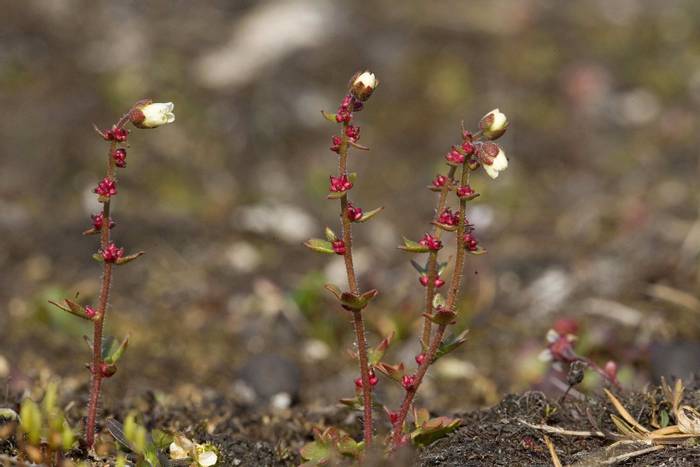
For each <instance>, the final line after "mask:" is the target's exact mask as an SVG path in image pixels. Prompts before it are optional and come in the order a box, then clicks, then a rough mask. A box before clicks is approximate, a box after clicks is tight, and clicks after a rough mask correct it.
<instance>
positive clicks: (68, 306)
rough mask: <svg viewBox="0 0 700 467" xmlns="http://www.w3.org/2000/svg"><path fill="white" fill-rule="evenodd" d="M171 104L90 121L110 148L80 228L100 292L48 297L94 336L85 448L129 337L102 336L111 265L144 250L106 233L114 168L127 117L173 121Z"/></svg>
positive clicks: (148, 122) (121, 154) (122, 153)
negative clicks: (100, 123)
mask: <svg viewBox="0 0 700 467" xmlns="http://www.w3.org/2000/svg"><path fill="white" fill-rule="evenodd" d="M173 108H174V105H173V103H172V102H168V103H154V102H152V101H151V100H150V99H144V100H141V101H138V102H137V103H136V104H134V106H133V107H131V109H129V111H128V112H126V113H125V114H124V115H123V116H122V117H121V118H120V119H119V120H118V121H117V122H116V123H115V124H114V125H112V127H111V128H109V129H105V130H101V129H99V128H98V127H97V126H95V131H96V132H97V134H98V135H99V136H100V137H101V138H102V139H104V140H105V141H106V142H107V144H108V145H109V149H108V151H107V160H106V173H105V176H104V178H103V179H102V180H100V182H99V183H98V184H97V187H96V188H95V189H94V190H93V191H94V193H95V194H96V195H97V199H98V201H99V202H100V204H101V205H102V210H101V211H100V212H98V213H95V214H93V215H92V216H91V218H92V226H91V227H90V228H89V229H87V230H85V231H84V232H83V235H99V239H100V242H99V249H98V251H97V253H95V254H93V256H92V257H93V259H95V260H96V261H98V262H100V263H102V282H101V286H100V293H99V296H98V301H97V305H96V306H94V307H93V306H91V305H81V304H79V303H78V302H77V301H76V300H71V299H65V300H64V303H62V304H58V303H53V302H52V303H53V304H54V305H56V306H57V307H59V308H60V309H62V310H64V311H67V312H69V313H71V314H73V315H76V316H79V317H80V318H83V319H86V320H88V321H92V323H93V337H92V339H89V338H86V340H87V341H88V344H89V345H90V347H91V349H92V362H91V363H90V364H89V365H88V369H89V371H90V374H91V383H90V399H89V403H88V409H87V421H86V424H85V443H86V445H87V447H88V448H92V446H93V444H94V442H95V423H96V419H97V410H98V406H99V399H100V389H101V387H102V380H103V379H104V378H109V377H111V376H112V375H114V373H115V372H116V371H117V367H116V363H117V360H119V358H120V357H121V356H122V354H123V353H124V350H125V349H126V345H127V342H128V336H127V338H125V339H124V340H122V341H121V342H120V341H118V340H116V339H114V338H112V337H105V336H103V331H104V324H105V318H106V314H107V310H108V309H109V294H110V288H111V286H112V274H113V268H114V266H121V265H124V264H126V263H128V262H130V261H133V260H135V259H136V258H138V257H139V256H141V255H142V254H143V252H142V251H139V252H137V253H134V254H129V255H127V254H125V253H124V248H120V247H118V246H117V245H116V243H114V242H113V241H112V239H111V231H112V228H114V227H115V225H116V224H115V222H114V220H113V217H112V208H113V199H114V197H115V196H116V195H117V192H118V191H117V183H118V177H117V171H118V169H123V168H125V167H126V155H127V147H128V144H127V140H128V138H129V130H127V129H126V128H125V126H126V125H127V124H128V123H131V124H133V125H134V126H135V127H136V128H141V129H151V128H157V127H160V126H163V125H165V124H168V123H172V122H173V121H175V115H174V114H173ZM76 298H77V295H76Z"/></svg>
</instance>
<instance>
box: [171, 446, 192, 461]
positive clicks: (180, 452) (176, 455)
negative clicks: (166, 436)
mask: <svg viewBox="0 0 700 467" xmlns="http://www.w3.org/2000/svg"><path fill="white" fill-rule="evenodd" d="M169 451H170V458H171V459H174V460H177V459H186V458H187V457H190V455H189V453H188V452H187V451H186V450H185V449H182V447H181V446H180V445H179V444H177V443H176V442H175V441H173V442H172V443H170V449H169Z"/></svg>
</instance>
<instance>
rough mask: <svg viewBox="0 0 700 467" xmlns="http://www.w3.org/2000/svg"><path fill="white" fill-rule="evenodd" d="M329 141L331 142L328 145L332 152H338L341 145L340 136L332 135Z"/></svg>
mask: <svg viewBox="0 0 700 467" xmlns="http://www.w3.org/2000/svg"><path fill="white" fill-rule="evenodd" d="M331 143H332V144H331V147H330V149H331V151H333V152H338V153H339V152H340V145H341V143H342V140H341V139H340V136H337V135H336V136H334V137H333V138H332V139H331Z"/></svg>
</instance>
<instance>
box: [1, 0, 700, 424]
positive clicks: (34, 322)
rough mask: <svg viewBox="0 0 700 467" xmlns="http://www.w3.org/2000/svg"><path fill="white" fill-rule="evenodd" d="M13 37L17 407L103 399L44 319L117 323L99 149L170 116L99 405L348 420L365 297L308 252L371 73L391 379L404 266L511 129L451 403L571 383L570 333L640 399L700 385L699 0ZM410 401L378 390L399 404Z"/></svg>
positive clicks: (236, 9) (321, 12) (370, 198)
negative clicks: (497, 120) (469, 142)
mask: <svg viewBox="0 0 700 467" xmlns="http://www.w3.org/2000/svg"><path fill="white" fill-rule="evenodd" d="M564 5H565V6H564ZM3 16H4V17H5V20H4V21H3V24H2V26H1V27H0V102H1V103H2V109H3V112H2V116H0V154H1V156H0V238H2V240H1V243H0V271H1V273H0V380H3V379H4V380H5V381H6V382H8V381H9V383H10V385H11V387H15V388H21V387H22V386H23V385H26V384H28V382H29V381H34V380H36V379H37V378H38V379H45V378H47V377H49V376H52V375H57V376H60V377H62V378H63V383H64V384H63V388H64V390H65V388H69V387H73V388H76V389H81V388H83V387H84V385H85V384H86V382H87V380H88V373H87V371H85V370H84V368H83V362H85V361H87V360H88V358H89V352H88V350H87V349H86V348H85V346H84V345H83V342H82V338H81V335H82V334H85V333H87V332H88V331H89V330H88V329H87V328H86V327H84V325H83V323H80V322H78V321H79V320H77V319H76V318H73V317H71V316H69V315H66V316H63V315H62V314H61V313H60V312H58V311H56V310H52V309H50V308H49V307H48V306H47V300H49V299H54V300H56V299H61V298H63V297H72V296H74V294H75V293H76V292H80V297H81V300H82V301H83V303H94V302H95V300H96V294H97V292H98V287H99V284H98V282H99V274H100V266H99V264H97V263H95V262H94V261H92V260H91V259H90V255H91V254H92V253H93V252H94V251H95V250H96V248H97V245H96V243H97V240H96V239H95V238H94V237H82V236H81V235H80V233H81V232H82V231H83V230H84V229H86V228H87V227H89V224H90V223H89V220H90V218H89V214H90V213H92V212H95V209H96V203H95V200H94V195H93V194H92V193H91V190H92V188H94V186H95V185H96V183H97V181H98V180H99V179H101V177H102V176H103V170H104V169H103V166H104V160H105V151H106V149H107V148H106V145H105V143H104V142H103V141H101V140H100V139H99V138H98V137H96V135H95V133H94V132H93V130H92V123H93V122H94V123H96V124H97V125H99V126H101V127H106V126H109V125H110V124H111V123H113V122H114V121H115V120H116V119H117V118H118V117H119V116H120V115H121V114H122V113H123V112H124V111H126V110H127V109H128V108H129V107H130V105H131V104H132V103H133V102H135V101H136V100H138V99H141V98H144V97H150V98H153V99H154V100H156V101H165V102H167V101H173V102H174V103H175V114H176V116H177V121H176V123H175V124H173V125H170V126H167V127H164V128H161V129H158V130H154V131H148V132H147V131H134V132H133V133H132V135H131V138H130V139H129V142H130V144H131V148H130V150H129V155H128V167H127V168H126V169H125V170H123V171H121V172H120V174H119V181H120V187H119V195H118V197H117V198H116V202H115V203H114V205H115V211H114V215H113V216H114V219H115V221H116V222H117V226H116V227H115V229H114V231H113V233H114V238H115V239H116V241H117V243H118V244H120V245H123V246H125V247H126V248H127V250H131V251H136V250H141V249H143V250H145V251H146V252H147V253H146V256H144V257H143V258H142V259H140V260H139V261H137V262H135V263H132V264H129V265H128V266H125V267H123V268H119V269H118V270H117V271H116V277H115V282H114V287H113V289H112V291H113V299H112V308H111V310H110V314H109V316H108V325H107V326H108V332H109V333H111V334H115V335H118V336H122V335H125V334H126V333H131V341H130V349H129V350H128V351H127V353H126V355H125V358H124V359H123V363H122V364H121V367H120V371H119V372H118V373H117V375H116V376H115V377H114V378H113V379H112V380H111V381H109V384H106V385H105V389H106V396H105V404H106V405H107V406H109V405H110V401H114V400H115V399H118V398H119V397H121V396H122V395H124V394H135V393H139V392H142V391H144V390H147V389H149V390H154V391H161V392H163V393H167V394H170V395H173V396H175V397H181V398H183V399H187V398H192V397H197V394H199V393H201V392H202V391H205V390H207V391H208V390H213V391H216V392H217V393H221V394H227V395H231V396H232V397H236V398H241V399H245V400H248V401H253V402H255V403H261V404H266V403H267V402H268V401H269V400H270V398H271V397H272V396H273V395H274V394H277V393H286V394H288V395H290V396H291V400H292V403H295V402H300V403H303V404H304V405H306V406H314V405H316V406H326V405H328V404H332V403H334V402H335V401H336V400H337V399H338V398H339V397H347V396H350V395H351V394H352V391H353V383H352V381H353V379H354V378H355V375H356V370H355V369H354V364H353V362H352V361H351V360H350V359H349V358H348V357H347V355H346V353H345V350H344V349H346V348H350V347H351V346H352V336H351V335H350V334H349V331H350V330H351V327H350V325H349V322H348V317H347V315H345V314H344V312H343V311H342V310H339V309H337V306H336V305H335V304H334V303H333V302H332V301H331V300H330V295H329V294H328V293H327V292H326V291H325V290H323V284H324V283H326V282H331V283H335V284H338V285H343V281H344V275H343V269H342V264H341V262H340V258H339V257H327V256H323V255H317V254H314V253H312V252H310V251H309V250H307V249H305V248H304V247H303V246H302V242H303V241H304V240H306V239H307V238H309V237H318V236H321V235H322V231H323V228H324V227H325V226H326V225H329V226H331V227H335V226H336V224H337V214H336V211H337V207H336V204H335V203H332V202H330V201H327V200H325V194H326V190H327V184H328V176H329V175H330V174H331V173H333V172H334V171H335V164H336V160H335V154H333V153H332V152H330V151H329V150H328V146H329V145H330V138H331V135H332V134H333V132H334V131H335V130H336V128H335V126H334V125H332V124H330V123H328V122H326V121H324V120H323V119H322V118H321V115H320V113H319V111H320V110H321V109H326V110H329V111H334V110H335V109H336V108H337V105H338V103H339V101H340V99H341V98H342V97H343V95H344V92H345V86H346V83H347V82H348V79H349V78H350V76H352V75H353V73H354V72H356V71H357V70H362V69H365V68H367V69H370V70H372V71H373V72H374V73H376V75H377V77H378V78H379V79H380V80H381V86H380V87H379V89H378V90H377V92H376V93H375V94H374V95H373V96H372V98H371V100H370V101H369V102H368V105H367V106H366V108H365V110H364V111H362V112H361V113H358V114H357V116H356V122H357V124H359V125H360V126H361V128H362V141H361V142H362V143H363V144H366V145H369V146H370V147H371V151H370V152H368V153H364V152H355V153H353V154H352V157H351V160H350V164H351V167H352V169H353V170H354V171H357V172H358V174H359V178H358V181H357V182H356V184H355V188H354V189H353V191H352V196H353V200H354V201H355V204H357V205H359V206H361V207H363V208H364V209H372V208H374V207H377V206H385V210H384V212H383V213H382V214H381V215H380V216H378V217H377V218H376V219H375V220H373V221H372V222H370V223H368V224H362V225H358V226H357V227H356V229H355V232H356V233H355V239H356V245H357V246H356V262H357V266H358V270H359V273H360V281H361V284H362V288H364V289H369V288H371V287H376V288H377V289H379V290H380V292H381V295H380V297H379V299H377V300H376V301H375V302H374V303H373V305H372V306H371V307H370V308H369V309H368V310H367V311H366V316H367V319H368V327H369V330H370V331H369V333H370V342H371V343H376V342H377V341H378V340H379V338H380V335H386V334H387V333H389V332H391V331H395V332H396V333H397V339H396V341H395V344H394V345H393V346H392V349H391V352H390V354H389V357H388V360H389V361H392V362H394V361H398V360H399V359H403V360H404V361H406V363H407V364H409V365H412V364H413V357H414V355H415V354H416V353H417V352H418V345H417V339H416V335H417V330H418V328H419V325H420V313H421V310H420V304H421V297H422V293H423V289H422V287H421V286H420V285H419V284H418V280H417V279H418V278H417V275H416V273H415V271H414V270H413V269H412V268H411V266H410V264H409V262H408V261H409V259H410V257H409V255H408V254H405V253H403V252H401V251H399V250H397V249H396V245H398V244H399V242H400V239H401V236H402V235H406V236H407V237H409V238H414V239H418V238H420V237H421V236H422V234H423V233H424V232H426V231H427V230H428V228H429V226H428V222H429V219H430V218H431V216H432V214H433V212H432V210H433V206H434V203H435V195H434V194H433V193H432V192H430V191H428V190H426V189H425V186H426V185H427V184H429V183H430V181H431V180H432V179H433V178H434V176H435V175H436V174H437V173H440V172H444V164H443V156H444V154H445V153H446V152H447V151H448V150H449V148H450V146H451V145H452V144H455V143H458V142H459V141H460V132H459V125H460V122H461V121H462V120H464V122H465V126H467V127H468V128H474V127H475V126H476V125H477V123H478V121H479V119H480V118H481V116H482V115H483V114H485V113H486V112H488V111H489V110H491V109H493V108H496V107H499V108H500V109H501V110H502V111H503V112H505V113H506V114H507V115H508V117H509V119H510V122H511V124H510V128H509V130H508V133H507V134H506V135H505V137H504V138H502V139H501V140H500V142H501V144H502V146H503V147H504V148H505V150H506V152H507V154H508V156H509V158H510V167H509V169H508V170H507V171H506V172H504V173H503V174H502V175H501V176H500V177H499V178H498V180H495V181H492V180H490V179H488V178H487V177H486V176H485V175H484V174H483V172H481V171H480V172H479V173H478V175H477V176H476V177H475V179H474V180H473V184H472V185H473V186H474V188H475V189H476V190H478V191H479V192H481V193H482V196H481V197H480V198H478V199H477V200H476V201H475V202H473V203H471V205H470V213H469V218H470V220H471V222H473V223H474V224H475V225H476V229H477V230H476V233H477V235H478V237H479V239H480V241H481V244H482V245H483V246H484V247H485V248H486V249H487V250H488V254H487V255H485V256H479V257H470V259H469V262H468V264H467V268H466V279H467V280H466V287H465V291H464V292H465V293H464V297H463V299H462V301H461V303H460V317H459V322H458V324H457V325H456V329H457V330H462V329H466V328H469V329H470V334H469V340H468V341H467V343H466V344H465V345H464V346H463V347H462V348H461V349H460V351H459V352H456V353H454V354H451V355H450V357H449V358H447V357H446V358H444V359H443V360H441V361H440V362H439V365H437V367H436V368H435V371H434V372H432V376H431V378H430V380H429V381H428V383H427V385H426V387H425V392H424V393H423V399H424V400H425V401H427V402H426V403H427V404H428V405H429V406H430V407H432V408H434V409H437V410H451V409H468V408H472V407H478V406H483V405H488V404H492V403H494V402H496V401H498V400H499V398H500V397H501V396H502V395H503V394H504V393H506V392H509V391H521V390H525V389H528V388H531V387H539V388H542V387H548V386H552V376H553V375H552V374H551V373H549V372H548V371H549V370H548V367H547V365H546V364H544V363H542V362H540V361H539V360H538V354H539V353H540V352H541V351H542V349H544V348H545V345H546V342H545V340H544V336H545V334H546V332H547V330H548V329H549V328H551V327H552V326H553V325H554V323H555V322H557V320H560V319H567V320H573V321H574V322H575V324H576V326H578V335H579V341H578V342H577V350H578V351H579V352H580V353H581V354H584V355H587V356H590V357H591V358H593V359H594V360H596V361H598V362H599V363H601V364H602V363H604V362H605V361H606V360H608V359H612V360H615V361H616V362H617V363H618V366H619V369H620V379H621V381H622V384H623V386H625V387H627V388H632V389H635V388H640V389H641V388H642V387H643V385H644V384H645V383H647V382H649V381H651V380H653V379H654V378H657V377H658V376H659V375H662V374H676V375H680V376H684V375H686V374H688V373H690V372H692V371H694V370H695V369H697V368H696V367H695V366H696V365H698V360H697V358H696V357H697V354H698V352H699V351H700V350H698V349H700V343H699V342H700V324H699V323H700V320H698V317H699V313H700V301H699V300H698V298H697V293H698V291H699V290H700V274H699V272H698V259H699V256H698V255H699V253H700V211H699V209H698V207H699V206H700V184H698V177H699V176H700V166H699V163H698V145H699V143H700V138H699V136H698V130H697V128H698V123H699V122H698V114H697V109H698V105H699V104H700V3H698V2H695V1H692V0H685V1H683V0H664V1H661V0H657V1H651V0H649V1H643V0H617V1H614V2H610V1H605V0H590V1H579V2H566V3H561V2H554V1H545V0H522V1H505V0H501V1H499V0H491V1H475V2H462V1H443V2H422V1H414V0H405V1H402V2H396V1H388V0H379V1H375V2H371V3H370V2H341V1H339V0H321V1H319V0H289V1H265V2H263V1H257V2H256V1H243V0H236V1H230V0H220V1H209V2H187V1H178V0H152V1H148V2H137V1H121V2H108V1H87V0H53V1H42V0H33V1H29V0H28V1H24V2H12V3H10V4H7V5H5V6H4V7H3ZM567 323H569V324H570V322H569V321H567ZM431 371H432V370H431ZM586 384H588V385H589V386H591V387H592V386H595V385H596V384H597V382H596V379H595V375H592V374H591V375H588V376H587V378H586V380H585V382H584V385H586ZM392 389H393V388H392V387H391V383H389V382H388V381H386V382H383V383H382V384H380V386H379V388H378V390H379V391H380V394H382V396H386V397H387V398H389V399H390V400H391V399H392V398H393V397H396V394H395V393H392V392H391V391H392ZM553 390H554V391H555V393H556V390H558V389H556V387H555V388H554V389H553ZM81 391H82V389H81ZM80 394H84V391H82V392H80ZM273 399H274V398H273ZM277 400H278V401H279V399H277ZM394 400H395V399H394Z"/></svg>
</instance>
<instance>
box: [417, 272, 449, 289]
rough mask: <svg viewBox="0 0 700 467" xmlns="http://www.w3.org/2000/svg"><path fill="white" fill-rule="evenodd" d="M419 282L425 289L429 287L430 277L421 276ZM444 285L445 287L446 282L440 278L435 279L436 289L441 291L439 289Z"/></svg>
mask: <svg viewBox="0 0 700 467" xmlns="http://www.w3.org/2000/svg"><path fill="white" fill-rule="evenodd" d="M418 282H420V284H421V285H422V286H423V287H427V285H428V276H426V275H425V274H423V275H421V276H420V277H419V278H418ZM443 285H445V281H444V280H442V279H440V276H438V277H436V278H435V287H436V288H438V289H439V288H440V287H442V286H443Z"/></svg>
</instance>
